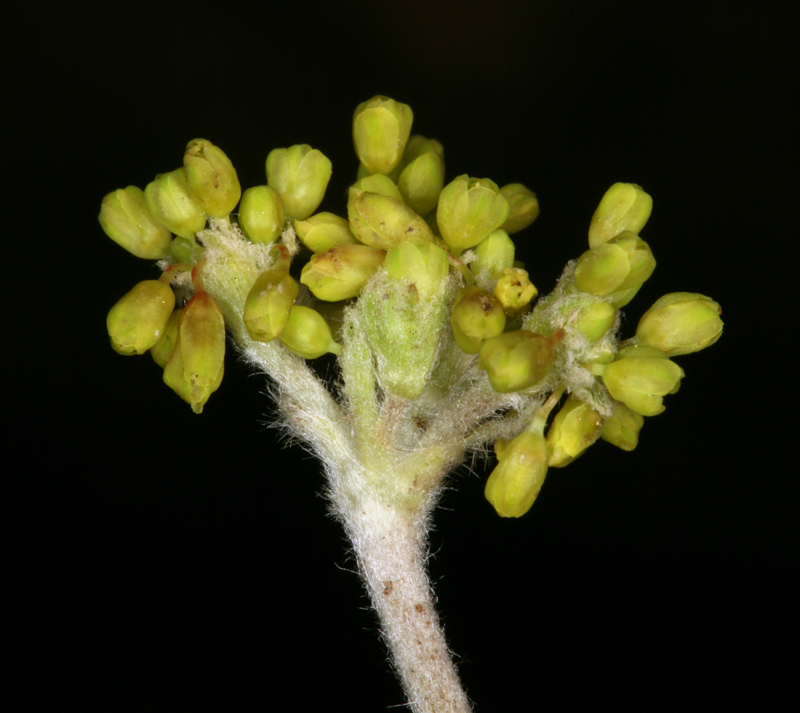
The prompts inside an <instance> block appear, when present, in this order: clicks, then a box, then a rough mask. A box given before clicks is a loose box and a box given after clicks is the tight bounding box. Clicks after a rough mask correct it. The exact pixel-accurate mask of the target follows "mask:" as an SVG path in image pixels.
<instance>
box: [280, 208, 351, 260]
mask: <svg viewBox="0 0 800 713" xmlns="http://www.w3.org/2000/svg"><path fill="white" fill-rule="evenodd" d="M294 231H295V233H297V237H298V238H300V241H301V242H302V243H303V245H305V246H306V247H307V248H308V249H309V250H311V252H314V253H324V252H325V251H326V250H330V249H331V248H333V247H336V246H337V245H355V244H356V243H358V240H356V238H355V235H353V234H352V233H351V232H350V222H349V221H347V220H346V219H344V218H340V217H339V216H338V215H334V214H333V213H317V214H316V215H312V216H311V217H310V218H306V219H305V220H295V221H294Z"/></svg>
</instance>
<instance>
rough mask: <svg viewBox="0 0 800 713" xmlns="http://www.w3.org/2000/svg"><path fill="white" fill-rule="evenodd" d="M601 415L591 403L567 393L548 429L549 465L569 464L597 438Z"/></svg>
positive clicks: (554, 466)
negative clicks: (568, 395) (567, 395)
mask: <svg viewBox="0 0 800 713" xmlns="http://www.w3.org/2000/svg"><path fill="white" fill-rule="evenodd" d="M602 428H603V417H602V416H601V415H600V414H599V413H597V411H595V410H594V409H593V408H592V407H591V406H589V405H588V404H586V403H584V402H583V401H580V400H579V399H576V398H574V397H573V396H570V397H569V398H568V399H567V400H566V402H565V403H564V405H563V406H562V407H561V410H560V411H559V412H558V413H557V414H556V417H555V418H554V419H553V423H552V424H551V425H550V429H549V430H548V432H547V445H548V447H549V449H550V461H549V465H550V466H551V467H553V468H562V467H564V466H565V465H568V464H569V463H572V461H574V460H575V459H576V458H577V457H578V456H580V455H581V454H582V453H583V452H584V451H585V450H586V449H587V448H588V447H589V446H591V445H592V444H593V443H594V442H595V441H596V440H597V439H598V438H599V437H600V431H601V430H602Z"/></svg>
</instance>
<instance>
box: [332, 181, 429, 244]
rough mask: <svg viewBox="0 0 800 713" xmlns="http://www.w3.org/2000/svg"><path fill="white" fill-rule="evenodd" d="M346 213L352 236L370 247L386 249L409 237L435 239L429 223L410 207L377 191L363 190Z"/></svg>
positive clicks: (348, 205)
mask: <svg viewBox="0 0 800 713" xmlns="http://www.w3.org/2000/svg"><path fill="white" fill-rule="evenodd" d="M347 216H348V218H349V219H350V230H352V231H353V235H355V236H356V238H358V240H360V241H361V242H362V243H364V245H370V246H371V247H373V248H380V249H381V250H388V249H389V248H390V247H392V245H397V244H398V243H401V242H403V241H404V240H408V239H409V238H422V239H423V240H428V241H430V242H434V241H435V238H434V236H433V233H432V232H431V229H430V228H429V227H428V224H427V223H426V222H425V221H424V220H423V219H422V218H420V217H419V216H418V215H417V214H416V213H415V212H414V211H413V210H411V208H409V207H408V206H405V205H403V203H402V202H400V201H396V200H394V199H393V198H389V197H388V196H382V195H380V194H378V193H362V194H361V195H360V196H358V198H356V199H355V200H353V201H351V202H350V203H348V204H347Z"/></svg>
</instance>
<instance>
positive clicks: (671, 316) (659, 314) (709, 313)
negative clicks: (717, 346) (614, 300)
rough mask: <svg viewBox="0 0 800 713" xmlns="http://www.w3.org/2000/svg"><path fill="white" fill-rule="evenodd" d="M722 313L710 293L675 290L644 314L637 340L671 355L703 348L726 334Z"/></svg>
mask: <svg viewBox="0 0 800 713" xmlns="http://www.w3.org/2000/svg"><path fill="white" fill-rule="evenodd" d="M721 314H722V308H721V307H720V306H719V305H718V304H717V303H716V302H714V300H712V299H711V298H710V297H705V296H704V295H698V294H696V293H693V292H673V293H671V294H668V295H664V296H663V297H662V298H660V299H659V300H657V301H656V303H655V304H654V305H653V306H652V307H651V308H650V309H649V310H647V312H645V313H644V315H642V318H641V319H640V320H639V326H638V327H637V328H636V341H637V342H638V343H639V344H644V345H646V346H651V347H656V349H660V350H661V351H662V352H664V353H665V354H666V355H667V356H671V357H672V356H680V355H681V354H691V353H692V352H699V351H700V350H701V349H705V348H706V347H710V346H711V345H712V344H713V343H714V342H716V341H717V339H719V338H720V337H721V336H722V326H723V325H722V320H721V319H720V318H719V316H720V315H721Z"/></svg>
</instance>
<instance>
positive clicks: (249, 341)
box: [100, 96, 722, 516]
mask: <svg viewBox="0 0 800 713" xmlns="http://www.w3.org/2000/svg"><path fill="white" fill-rule="evenodd" d="M412 119H413V117H412V112H411V109H410V108H409V107H408V106H406V105H404V104H400V103H398V102H395V101H394V100H392V99H388V98H385V97H381V96H377V97H375V98H373V99H371V100H369V101H367V102H364V103H363V104H361V105H360V106H359V107H358V108H357V110H356V112H355V115H354V117H353V141H354V144H355V149H356V154H357V155H358V159H359V161H360V168H359V171H358V176H357V180H356V181H355V183H353V185H352V186H351V187H350V189H349V195H348V201H347V209H346V216H338V215H335V214H333V213H315V211H316V209H317V207H318V206H319V204H320V202H321V201H322V198H323V196H324V193H325V190H326V187H327V184H328V181H329V179H330V176H331V170H332V167H331V162H330V161H329V160H328V159H327V158H326V157H325V156H324V155H323V154H322V153H321V152H320V151H319V150H318V149H312V148H311V147H310V146H308V145H306V144H301V145H297V146H291V147H289V148H283V149H275V150H273V151H272V152H271V153H270V154H269V156H268V157H267V161H266V178H267V182H266V185H261V186H255V187H252V188H248V189H247V190H245V191H244V192H243V193H242V190H241V188H240V185H239V181H238V178H237V175H236V171H235V170H234V168H233V166H232V164H231V162H230V160H229V159H228V157H227V156H226V155H225V154H224V153H223V151H222V150H221V149H220V148H218V147H217V146H215V145H213V144H212V143H211V142H210V141H207V140H204V139H195V140H193V141H191V142H189V144H188V146H187V147H186V151H185V154H184V157H183V166H182V167H180V168H177V169H176V170H174V171H172V172H170V173H165V174H159V175H158V176H156V178H155V179H154V180H153V182H152V183H150V184H149V185H147V186H146V187H145V189H144V190H143V191H142V190H141V189H139V188H136V187H134V186H129V187H128V188H124V189H120V190H117V191H115V192H113V193H110V194H109V195H107V196H106V197H105V199H104V200H103V203H102V208H101V212H100V223H101V225H102V227H103V229H104V231H105V232H106V234H107V235H108V236H109V237H111V238H112V239H113V240H115V241H116V242H117V243H118V244H120V245H121V246H122V247H124V248H125V249H127V250H128V251H129V252H131V253H133V254H134V255H136V256H138V257H141V258H145V259H147V260H158V265H159V267H160V268H161V269H162V271H163V273H162V275H161V277H160V279H157V280H147V281H144V282H140V283H139V284H138V285H136V286H135V287H134V288H133V290H131V291H130V292H129V293H128V294H127V295H125V296H124V297H123V298H122V299H121V300H120V301H119V302H118V303H117V304H116V305H115V306H114V307H113V308H112V309H111V311H110V313H109V315H108V322H107V326H108V332H109V334H110V336H111V344H112V346H113V348H114V349H115V350H116V351H118V352H119V353H121V354H143V353H145V352H150V354H151V356H152V357H153V359H154V360H155V362H156V363H157V364H158V365H159V366H160V367H161V368H162V369H163V377H164V381H165V382H166V384H167V385H168V386H170V387H171V388H172V389H173V390H174V391H175V392H176V393H177V394H178V395H179V396H180V397H181V398H183V399H184V400H186V401H187V402H188V403H189V404H190V405H191V407H192V409H193V410H194V411H195V412H196V413H200V412H201V411H202V410H203V408H204V406H205V405H206V403H207V401H208V399H209V397H210V396H211V394H212V393H213V392H214V391H215V390H216V389H217V388H219V386H220V383H221V381H222V375H223V362H224V354H225V332H226V327H227V328H228V331H229V332H230V334H231V336H232V337H233V340H234V342H236V343H237V344H238V345H239V346H240V347H241V348H242V349H243V351H244V352H245V353H247V352H248V349H250V348H251V347H252V345H253V344H254V343H256V344H258V345H261V347H262V348H263V347H264V346H267V347H268V349H269V350H270V351H272V352H282V353H283V355H284V356H285V357H288V360H287V358H284V359H282V360H276V359H272V360H270V359H267V360H266V361H267V362H270V361H272V362H275V365H272V366H270V365H267V366H266V368H265V369H266V371H267V373H269V374H270V375H271V376H272V377H273V378H274V379H275V380H276V381H277V382H278V384H279V386H282V387H283V388H284V389H289V390H291V385H290V384H289V383H284V382H286V379H284V378H282V376H281V374H279V373H276V369H278V370H279V366H277V364H278V362H281V363H284V364H286V363H291V362H292V360H305V359H315V358H317V357H320V356H322V355H323V354H326V353H333V354H336V355H339V362H340V366H341V367H342V371H343V372H344V373H343V377H344V378H343V381H342V384H341V385H340V386H339V387H338V391H337V392H336V396H337V397H338V404H337V407H338V408H339V409H340V410H341V413H342V414H343V415H344V417H345V421H346V422H347V423H348V424H349V426H348V429H349V432H350V433H349V436H350V438H351V439H352V441H353V442H352V444H351V445H352V446H353V447H354V448H355V449H356V450H357V451H360V452H361V455H362V457H363V456H365V455H366V454H365V451H368V450H370V449H372V450H374V451H375V452H374V453H372V454H371V455H370V456H369V457H372V458H378V460H380V457H379V456H380V451H381V450H382V449H383V450H387V451H392V452H394V453H393V456H392V459H393V460H394V461H396V460H397V455H398V453H399V454H402V456H403V457H407V456H408V455H409V454H412V453H414V452H419V453H422V454H425V453H428V454H430V453H434V452H435V453H437V454H438V455H436V456H434V459H436V458H438V459H439V460H440V461H441V463H442V464H445V463H448V464H449V463H451V462H452V461H454V460H457V459H458V458H459V457H461V456H462V455H463V453H464V452H466V450H468V449H477V448H480V447H483V446H487V445H490V444H494V448H495V452H496V454H497V457H498V460H499V463H498V465H497V467H496V468H495V469H494V471H493V472H492V474H491V475H490V477H489V479H488V482H487V484H486V496H487V498H488V499H489V501H490V502H491V503H492V505H494V507H495V508H496V509H497V511H498V513H500V514H501V515H503V516H520V515H522V514H524V513H525V512H526V511H527V510H528V509H529V508H530V507H531V505H532V503H533V501H534V499H535V497H536V495H537V493H538V491H539V489H540V487H541V485H542V482H543V479H544V477H545V473H546V471H547V469H548V467H561V466H564V465H567V464H568V463H570V462H572V461H573V460H574V459H575V458H577V457H578V456H579V455H581V454H582V453H583V452H584V451H585V450H586V449H587V448H588V447H589V446H591V445H592V444H593V443H594V442H595V441H597V440H598V439H603V440H605V441H608V442H609V443H612V444H614V445H615V446H618V447H619V448H622V449H624V450H633V449H634V448H635V447H636V444H637V442H638V437H639V431H640V429H641V427H642V423H643V420H644V417H645V416H655V415H657V414H659V413H661V412H662V411H663V410H664V405H663V403H662V401H663V398H664V396H666V395H667V394H672V393H675V392H676V391H677V390H678V387H679V385H680V383H681V379H682V378H683V376H684V371H683V369H682V368H681V367H680V366H678V365H677V364H676V363H675V362H674V361H672V357H676V356H680V355H683V354H688V353H690V352H695V351H698V350H700V349H703V348H705V347H707V346H709V345H710V344H713V343H714V342H715V341H716V340H717V339H718V338H719V337H720V335H721V332H722V321H721V320H720V317H719V315H720V307H719V305H718V304H717V303H716V302H714V301H713V300H711V299H710V298H708V297H705V296H703V295H700V294H695V293H687V292H677V293H672V294H668V295H665V296H664V297H662V298H661V299H659V300H658V301H657V302H656V303H655V304H654V305H652V307H650V309H649V310H647V311H646V312H645V313H644V315H643V317H642V318H641V320H640V321H639V324H638V326H637V328H636V332H635V335H634V336H633V337H631V338H629V339H626V340H624V341H620V339H619V336H618V327H619V310H620V308H622V307H624V306H625V305H627V304H628V303H629V302H630V301H631V300H632V299H633V297H634V296H635V295H636V293H637V291H638V290H639V288H640V287H641V286H642V284H643V283H644V282H645V280H647V279H648V278H649V277H650V275H651V273H652V272H653V270H654V268H655V264H656V263H655V260H654V258H653V254H652V252H651V250H650V246H649V245H648V244H647V243H646V242H645V241H644V240H643V239H642V238H641V237H640V236H639V234H640V232H641V231H642V229H643V228H644V226H645V224H646V223H647V220H648V218H649V216H650V212H651V208H652V199H651V198H650V196H649V195H648V194H647V193H645V192H644V190H642V189H641V188H640V187H639V186H637V185H634V184H630V183H616V184H614V185H613V186H611V188H610V189H609V190H608V191H607V192H606V194H605V195H604V196H603V198H602V200H601V201H600V204H599V206H598V208H597V210H596V212H595V214H594V216H593V217H592V219H591V222H590V225H589V249H588V250H587V251H586V252H584V253H583V254H582V255H581V256H580V257H579V258H578V259H577V260H576V261H574V262H571V263H570V264H569V265H568V266H567V267H566V269H565V271H564V274H563V276H562V277H561V279H560V281H559V283H558V286H557V287H556V289H555V290H554V292H553V293H552V294H551V295H549V296H547V297H544V298H540V299H538V301H537V297H538V292H537V290H536V288H535V287H534V285H533V284H532V283H531V282H530V280H529V278H528V273H527V272H526V271H525V269H524V266H523V265H522V264H521V263H519V262H517V261H516V260H515V247H514V241H513V240H512V238H511V237H510V236H511V235H513V234H516V233H518V232H519V231H522V230H523V229H525V228H526V227H528V226H529V225H530V224H531V223H533V222H534V220H535V219H536V217H537V215H538V213H539V204H538V201H537V198H536V196H535V194H534V193H532V192H531V191H530V190H528V189H527V188H526V187H525V186H523V185H521V184H518V183H517V184H510V185H507V186H503V187H502V188H500V187H498V186H497V185H496V184H495V183H494V182H493V181H491V180H489V179H488V178H472V177H470V176H467V175H462V176H457V177H456V178H454V179H453V180H451V181H450V182H448V183H445V166H444V160H443V157H444V152H443V149H442V145H441V144H440V143H439V142H438V141H436V140H433V139H426V138H423V137H422V136H411V125H412ZM237 205H238V212H234V211H236V207H237ZM298 238H299V244H298ZM298 283H299V284H298ZM253 361H255V362H256V363H258V359H255V358H254V359H253ZM262 361H263V360H262ZM564 395H566V400H565V401H563V403H562V405H561V408H560V409H559V410H558V411H557V413H555V416H554V417H553V418H552V419H551V418H550V416H551V412H553V411H554V409H555V407H556V406H557V404H558V403H560V401H561V399H562V396H564ZM289 420H290V421H291V418H289ZM443 451H446V452H447V453H444V452H443ZM453 451H455V452H453Z"/></svg>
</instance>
